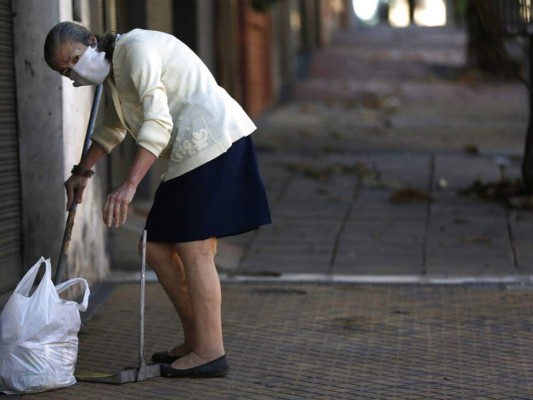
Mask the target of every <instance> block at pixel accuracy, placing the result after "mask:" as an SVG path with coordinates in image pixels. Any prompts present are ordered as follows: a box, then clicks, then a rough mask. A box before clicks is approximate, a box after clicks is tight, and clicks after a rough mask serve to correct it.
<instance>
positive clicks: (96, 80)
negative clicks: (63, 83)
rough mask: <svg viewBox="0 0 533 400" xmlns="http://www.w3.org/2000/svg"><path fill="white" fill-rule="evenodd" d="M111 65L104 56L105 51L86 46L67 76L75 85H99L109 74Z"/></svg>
mask: <svg viewBox="0 0 533 400" xmlns="http://www.w3.org/2000/svg"><path fill="white" fill-rule="evenodd" d="M110 68H111V66H110V65H109V61H107V60H106V58H105V52H103V51H101V52H100V51H96V49H95V48H94V47H91V46H89V47H87V50H85V53H83V54H82V56H81V57H80V59H79V60H78V62H77V63H76V64H75V65H74V67H72V70H71V71H70V76H69V78H70V79H72V80H73V81H74V83H73V85H74V86H76V87H79V86H87V85H99V84H101V83H102V82H103V81H104V79H105V78H106V77H107V75H108V74H109V70H110Z"/></svg>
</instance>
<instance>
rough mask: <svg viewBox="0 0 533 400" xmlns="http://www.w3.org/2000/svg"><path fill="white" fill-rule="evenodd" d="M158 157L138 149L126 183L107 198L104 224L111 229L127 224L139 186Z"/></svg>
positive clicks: (140, 148)
mask: <svg viewBox="0 0 533 400" xmlns="http://www.w3.org/2000/svg"><path fill="white" fill-rule="evenodd" d="M156 159H157V157H156V156H155V155H154V154H152V153H151V152H150V151H148V150H146V149H145V148H143V147H140V146H138V147H137V153H136V154H135V159H134V160H133V164H132V165H131V168H130V170H129V171H128V174H127V176H126V179H125V180H124V182H123V183H122V184H121V185H120V186H119V187H118V188H116V189H115V190H114V191H113V192H111V193H110V194H109V195H108V196H107V200H106V202H105V205H104V208H103V212H104V214H103V217H104V223H105V224H106V225H107V226H108V227H110V228H111V226H114V227H115V228H118V227H119V226H120V225H122V224H124V223H125V222H126V219H127V216H128V207H129V205H130V203H131V201H132V200H133V196H135V192H136V191H137V186H139V183H140V182H141V181H142V179H143V178H144V176H145V175H146V173H147V172H148V170H149V169H150V168H151V167H152V165H153V164H154V162H155V160H156Z"/></svg>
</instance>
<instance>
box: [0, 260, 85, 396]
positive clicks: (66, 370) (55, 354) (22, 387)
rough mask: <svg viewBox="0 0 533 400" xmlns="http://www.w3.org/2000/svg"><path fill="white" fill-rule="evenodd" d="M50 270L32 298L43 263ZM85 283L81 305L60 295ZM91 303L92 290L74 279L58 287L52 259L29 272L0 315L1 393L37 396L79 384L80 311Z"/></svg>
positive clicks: (40, 262)
mask: <svg viewBox="0 0 533 400" xmlns="http://www.w3.org/2000/svg"><path fill="white" fill-rule="evenodd" d="M43 262H44V263H45V266H46V271H45V273H44V276H43V278H42V280H41V282H40V283H39V286H38V287H37V288H36V289H35V291H34V292H33V294H31V296H30V292H31V289H32V286H33V284H34V282H35V278H36V276H37V273H38V272H39V269H40V266H41V264H42V263H43ZM78 283H80V284H82V285H83V286H84V291H85V293H84V296H83V301H82V302H81V304H78V303H77V302H75V301H70V300H63V299H61V298H60V297H59V295H58V294H59V293H61V292H63V291H64V290H66V289H67V288H69V287H71V286H73V285H76V284H78ZM88 303H89V285H88V284H87V281H86V280H85V279H83V278H74V279H70V280H68V281H66V282H63V283H61V284H59V285H57V286H55V287H54V284H53V282H52V267H51V266H50V259H48V260H45V259H44V258H43V257H41V259H40V260H39V261H38V262H37V263H36V264H35V265H34V266H33V267H32V268H31V269H30V270H29V271H28V272H27V273H26V275H25V276H24V278H22V280H21V281H20V282H19V284H18V286H17V287H16V288H15V291H14V292H13V294H12V295H11V297H10V298H9V300H8V302H7V304H6V306H5V308H4V310H3V311H2V314H0V391H2V392H4V393H7V394H15V393H37V392H43V391H46V390H51V389H57V388H61V387H66V386H70V385H73V384H75V383H76V379H75V378H74V368H75V366H76V359H77V356H78V331H79V330H80V325H81V321H80V311H85V310H86V309H87V305H88Z"/></svg>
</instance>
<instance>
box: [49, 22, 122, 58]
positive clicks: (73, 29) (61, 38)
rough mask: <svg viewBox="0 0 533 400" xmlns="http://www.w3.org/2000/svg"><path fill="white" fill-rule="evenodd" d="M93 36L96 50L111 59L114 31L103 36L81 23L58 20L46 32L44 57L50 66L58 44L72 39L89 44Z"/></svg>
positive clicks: (113, 47)
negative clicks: (96, 42) (95, 40)
mask: <svg viewBox="0 0 533 400" xmlns="http://www.w3.org/2000/svg"><path fill="white" fill-rule="evenodd" d="M93 36H94V37H96V39H97V40H98V50H99V51H103V52H105V53H106V58H107V59H108V60H109V61H111V60H112V57H113V50H114V49H115V39H116V33H114V32H108V33H106V34H105V35H103V36H102V35H98V34H96V33H93V32H91V31H90V30H89V29H87V28H86V27H84V26H83V25H80V24H77V23H75V22H70V21H65V22H60V23H59V24H57V25H56V26H54V27H53V28H52V29H51V30H50V32H48V35H47V36H46V40H45V41H44V59H45V60H46V62H47V63H48V65H49V66H51V64H52V60H53V58H54V57H55V55H56V53H57V50H58V49H59V46H61V45H62V44H63V43H65V42H67V41H73V42H76V43H82V44H84V45H86V46H90V45H91V38H92V37H93Z"/></svg>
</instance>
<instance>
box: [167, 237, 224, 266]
mask: <svg viewBox="0 0 533 400" xmlns="http://www.w3.org/2000/svg"><path fill="white" fill-rule="evenodd" d="M175 249H176V252H177V253H178V255H179V256H180V257H181V258H182V260H183V261H184V263H185V264H188V263H196V262H210V261H212V260H214V259H215V255H216V253H217V239H216V238H211V239H206V240H199V241H195V242H186V243H177V244H176V247H175Z"/></svg>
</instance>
